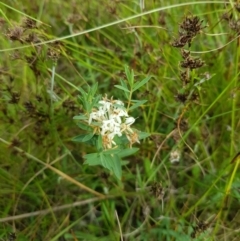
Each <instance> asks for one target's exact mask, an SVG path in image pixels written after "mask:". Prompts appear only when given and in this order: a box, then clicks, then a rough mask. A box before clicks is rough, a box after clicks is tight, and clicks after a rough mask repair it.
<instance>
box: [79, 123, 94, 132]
mask: <svg viewBox="0 0 240 241" xmlns="http://www.w3.org/2000/svg"><path fill="white" fill-rule="evenodd" d="M77 125H78V126H79V127H80V128H81V129H82V130H85V131H91V130H92V128H91V127H90V126H89V125H88V124H86V123H83V122H79V123H77Z"/></svg>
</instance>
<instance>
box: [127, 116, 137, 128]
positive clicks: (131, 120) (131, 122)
mask: <svg viewBox="0 0 240 241" xmlns="http://www.w3.org/2000/svg"><path fill="white" fill-rule="evenodd" d="M134 122H135V118H133V117H131V116H130V117H128V118H126V120H125V124H126V125H129V126H130V125H132V124H133V123H134Z"/></svg>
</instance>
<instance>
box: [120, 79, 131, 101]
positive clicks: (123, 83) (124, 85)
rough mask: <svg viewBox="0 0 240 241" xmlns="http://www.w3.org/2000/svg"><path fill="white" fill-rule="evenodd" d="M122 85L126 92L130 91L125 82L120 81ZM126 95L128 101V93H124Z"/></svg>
mask: <svg viewBox="0 0 240 241" xmlns="http://www.w3.org/2000/svg"><path fill="white" fill-rule="evenodd" d="M120 83H121V86H122V87H124V88H125V89H126V90H128V87H127V84H126V82H125V81H124V80H122V79H120ZM129 92H130V91H129ZM124 95H125V97H126V99H129V94H128V92H127V91H124Z"/></svg>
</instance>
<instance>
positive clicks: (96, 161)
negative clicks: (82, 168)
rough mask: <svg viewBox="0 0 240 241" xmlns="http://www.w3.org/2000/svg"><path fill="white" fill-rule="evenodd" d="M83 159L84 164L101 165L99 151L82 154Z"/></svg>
mask: <svg viewBox="0 0 240 241" xmlns="http://www.w3.org/2000/svg"><path fill="white" fill-rule="evenodd" d="M84 159H85V162H84V164H88V165H89V166H96V165H101V162H100V158H99V153H91V154H87V155H85V156H84Z"/></svg>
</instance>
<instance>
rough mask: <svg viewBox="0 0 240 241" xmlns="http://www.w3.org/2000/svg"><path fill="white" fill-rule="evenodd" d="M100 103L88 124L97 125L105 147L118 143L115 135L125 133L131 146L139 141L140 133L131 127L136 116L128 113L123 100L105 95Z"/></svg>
mask: <svg viewBox="0 0 240 241" xmlns="http://www.w3.org/2000/svg"><path fill="white" fill-rule="evenodd" d="M98 104H99V107H98V109H94V110H93V111H92V112H91V113H90V116H89V120H88V124H89V125H92V126H95V132H97V133H98V134H100V135H101V136H102V140H103V146H104V148H105V149H110V148H112V145H116V143H115V142H114V140H113V139H114V137H115V136H116V135H118V136H122V134H123V133H124V134H126V136H127V138H128V140H129V142H130V146H132V144H133V143H135V142H139V140H138V134H137V133H136V132H134V131H133V130H132V129H131V127H130V126H131V125H132V124H133V123H134V122H135V118H133V117H131V116H129V115H128V113H127V112H126V110H125V108H124V104H123V102H122V101H120V100H113V99H110V100H109V99H107V97H104V98H103V99H102V100H100V101H99V102H98Z"/></svg>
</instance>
